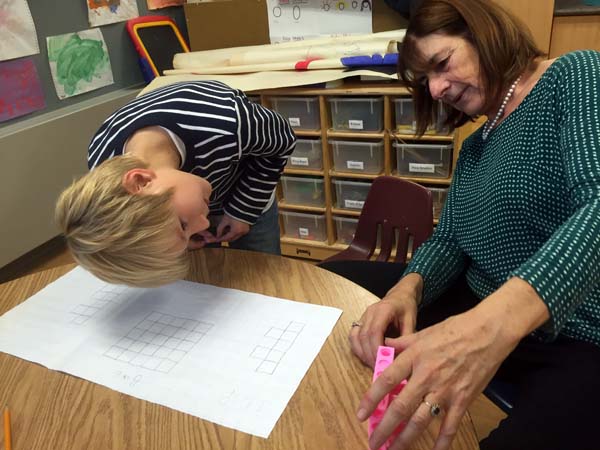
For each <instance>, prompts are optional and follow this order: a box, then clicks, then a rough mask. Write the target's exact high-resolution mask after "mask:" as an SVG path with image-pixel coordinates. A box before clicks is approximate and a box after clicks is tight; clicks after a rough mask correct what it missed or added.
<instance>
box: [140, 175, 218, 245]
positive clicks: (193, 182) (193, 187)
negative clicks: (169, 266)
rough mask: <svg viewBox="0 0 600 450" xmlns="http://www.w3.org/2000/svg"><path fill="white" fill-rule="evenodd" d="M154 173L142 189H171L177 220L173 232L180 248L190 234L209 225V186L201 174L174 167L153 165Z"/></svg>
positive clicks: (151, 190) (156, 190)
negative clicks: (158, 167)
mask: <svg viewBox="0 0 600 450" xmlns="http://www.w3.org/2000/svg"><path fill="white" fill-rule="evenodd" d="M154 174H155V176H154V177H153V179H152V181H151V182H150V183H149V184H148V185H147V191H146V192H148V193H156V194H157V193H161V192H165V191H166V190H168V189H173V199H172V202H173V210H174V211H175V214H176V215H177V218H178V222H179V226H178V227H177V230H176V234H177V236H178V238H179V239H180V241H181V250H182V251H184V250H185V248H187V246H188V244H189V242H190V238H191V237H192V236H193V235H194V234H197V233H200V232H201V231H204V230H206V229H207V228H208V227H209V225H210V224H209V221H208V218H207V217H208V213H209V207H208V205H209V202H210V200H209V199H210V194H211V192H212V187H211V185H210V183H209V182H208V181H206V180H205V179H204V178H200V177H198V176H196V175H193V174H191V173H187V172H182V171H180V170H177V169H170V168H163V169H156V170H154Z"/></svg>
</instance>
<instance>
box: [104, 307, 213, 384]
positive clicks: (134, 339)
mask: <svg viewBox="0 0 600 450" xmlns="http://www.w3.org/2000/svg"><path fill="white" fill-rule="evenodd" d="M213 325H214V324H211V323H208V322H202V321H199V320H193V319H186V318H183V317H176V316H173V315H170V314H165V313H161V312H158V311H152V312H151V313H149V314H148V315H147V316H146V317H145V318H144V319H143V320H141V321H140V322H139V323H138V324H137V325H136V326H135V327H134V328H133V329H132V330H131V331H129V333H127V335H126V336H125V337H123V338H122V339H120V340H119V341H118V342H117V343H116V344H114V345H113V346H111V347H110V348H109V349H108V350H107V351H106V352H105V353H104V356H107V357H108V358H111V359H114V360H117V361H123V362H126V363H129V364H131V365H133V366H137V367H143V368H144V369H149V370H154V371H157V372H162V373H169V372H170V371H171V370H172V369H173V368H174V367H175V366H176V365H177V364H178V363H179V362H180V361H181V360H182V359H183V358H184V357H185V355H187V353H188V352H189V351H190V350H191V349H192V348H193V347H194V346H195V345H196V344H198V342H200V340H201V339H202V338H203V337H204V336H205V335H206V333H208V331H209V330H210V329H211V328H212V327H213Z"/></svg>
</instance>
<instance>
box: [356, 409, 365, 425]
mask: <svg viewBox="0 0 600 450" xmlns="http://www.w3.org/2000/svg"><path fill="white" fill-rule="evenodd" d="M356 417H358V420H360V421H361V422H362V421H363V420H365V419H366V418H367V410H366V409H364V408H361V409H359V410H358V412H357V413H356Z"/></svg>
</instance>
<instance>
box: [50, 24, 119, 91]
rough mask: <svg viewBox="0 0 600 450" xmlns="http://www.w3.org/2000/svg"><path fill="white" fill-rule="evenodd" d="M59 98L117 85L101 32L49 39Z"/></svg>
mask: <svg viewBox="0 0 600 450" xmlns="http://www.w3.org/2000/svg"><path fill="white" fill-rule="evenodd" d="M46 43H47V45H48V60H49V61H50V70H51V72H52V79H53V81H54V87H55V89H56V93H57V95H58V98H60V99H64V98H67V97H72V96H74V95H78V94H82V93H84V92H88V91H92V90H94V89H98V88H101V87H103V86H107V85H109V84H112V83H113V75H112V69H111V65H110V59H109V57H108V50H107V48H106V43H105V42H104V37H103V36H102V33H101V31H100V30H99V29H93V30H84V31H79V32H77V33H67V34H62V35H58V36H49V37H47V38H46Z"/></svg>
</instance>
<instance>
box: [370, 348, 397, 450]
mask: <svg viewBox="0 0 600 450" xmlns="http://www.w3.org/2000/svg"><path fill="white" fill-rule="evenodd" d="M393 361H394V348H393V347H386V346H384V345H380V346H379V348H378V349H377V359H376V360H375V368H374V370H373V381H375V380H376V379H377V378H378V377H379V375H381V373H382V372H383V371H384V370H385V369H386V367H387V366H389V365H390V364H391V363H392V362H393ZM404 385H406V380H403V381H402V383H400V384H399V385H398V386H396V387H395V388H394V389H393V390H392V391H391V392H390V393H389V394H387V395H386V396H385V397H383V398H382V399H381V401H380V402H379V404H378V405H377V408H375V411H373V413H372V414H371V417H369V428H368V429H369V437H371V434H372V433H373V430H374V429H375V428H376V427H377V425H379V423H380V422H381V419H382V418H383V415H384V414H385V411H386V409H387V407H388V405H389V404H390V402H391V401H392V400H393V399H394V397H396V395H398V394H399V393H400V391H401V390H402V388H403V387H404ZM403 428H404V424H400V425H398V427H397V428H396V429H395V430H394V432H393V433H392V435H391V436H390V438H389V439H388V440H387V441H386V442H385V444H383V445H382V446H381V447H380V448H379V450H387V449H388V448H389V447H390V445H391V444H392V442H393V441H394V439H396V436H398V434H399V433H400V432H401V431H402V430H403Z"/></svg>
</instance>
